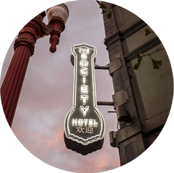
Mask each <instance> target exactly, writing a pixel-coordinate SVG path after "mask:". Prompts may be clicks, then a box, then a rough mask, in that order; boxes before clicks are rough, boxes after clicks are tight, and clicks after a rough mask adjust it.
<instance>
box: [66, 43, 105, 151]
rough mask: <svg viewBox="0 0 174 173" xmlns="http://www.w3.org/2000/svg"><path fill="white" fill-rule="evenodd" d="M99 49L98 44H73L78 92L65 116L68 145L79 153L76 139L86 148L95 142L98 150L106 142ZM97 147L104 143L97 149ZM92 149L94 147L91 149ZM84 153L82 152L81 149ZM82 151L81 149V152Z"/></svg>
mask: <svg viewBox="0 0 174 173" xmlns="http://www.w3.org/2000/svg"><path fill="white" fill-rule="evenodd" d="M96 53H97V50H96V48H95V47H93V46H90V45H87V44H80V45H74V46H72V54H73V56H74V93H73V106H72V108H71V109H70V110H69V112H68V114H67V116H66V118H65V124H64V129H65V143H66V146H67V147H68V148H71V146H74V148H73V147H72V148H71V149H72V150H75V151H77V152H78V148H76V144H71V146H70V143H71V141H73V142H75V143H77V144H78V146H80V147H81V148H83V149H84V147H83V146H88V145H89V144H90V147H91V146H92V144H93V143H95V144H94V150H97V149H100V148H101V146H102V144H100V145H98V144H97V142H100V143H102V142H101V141H103V137H104V132H105V123H104V118H103V115H102V114H101V112H100V111H99V110H98V109H97V100H96V87H95V75H94V57H95V56H96ZM96 146H100V147H99V148H97V147H96ZM87 150H88V152H87V153H90V152H92V148H91V149H89V147H88V148H87ZM79 152H80V151H79ZM80 153H81V152H80Z"/></svg>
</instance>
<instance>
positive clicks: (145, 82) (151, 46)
mask: <svg viewBox="0 0 174 173" xmlns="http://www.w3.org/2000/svg"><path fill="white" fill-rule="evenodd" d="M102 3H103V4H104V5H105V6H106V7H107V8H108V9H109V8H111V13H112V15H111V18H110V19H109V18H108V16H107V15H108V13H104V14H103V19H104V28H105V35H106V38H105V45H106V49H107V50H108V54H109V59H110V64H109V73H110V75H111V77H112V80H113V86H114V92H115V93H114V95H113V102H114V108H115V109H116V112H117V119H118V122H119V130H118V131H116V132H114V131H113V132H110V140H111V145H112V146H113V147H117V148H118V149H119V154H120V163H121V165H124V164H126V163H128V162H130V161H131V160H133V159H135V158H136V157H137V156H139V155H140V154H141V153H143V152H144V151H145V150H146V149H147V148H148V147H149V146H150V145H151V144H152V143H153V142H154V140H155V139H156V138H157V136H158V135H159V133H160V132H161V130H162V128H163V126H164V125H165V122H166V120H167V117H168V115H169V111H170V108H171V103H172V97H173V77H172V70H171V66H170V62H169V59H168V56H167V53H166V51H165V49H164V47H163V45H162V43H161V41H160V39H159V38H158V37H157V36H156V34H155V33H154V32H153V31H152V29H151V28H150V27H149V26H148V25H147V24H146V23H145V22H144V21H143V20H141V19H140V18H139V17H137V16H136V15H134V14H133V13H131V12H130V11H127V10H126V9H124V8H121V7H119V6H117V5H113V4H110V3H106V2H102ZM149 31H150V32H149ZM146 32H149V33H146ZM145 33H146V34H147V36H145ZM137 63H139V64H137ZM137 66H138V69H137V68H136V67H137ZM135 68H136V69H135Z"/></svg>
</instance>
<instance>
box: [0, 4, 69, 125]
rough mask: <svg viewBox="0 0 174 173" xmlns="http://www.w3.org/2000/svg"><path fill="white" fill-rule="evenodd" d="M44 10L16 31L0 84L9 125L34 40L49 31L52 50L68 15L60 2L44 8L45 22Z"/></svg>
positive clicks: (54, 48) (57, 41)
mask: <svg viewBox="0 0 174 173" xmlns="http://www.w3.org/2000/svg"><path fill="white" fill-rule="evenodd" d="M45 15H46V13H45V12H42V13H41V14H39V15H38V16H36V17H35V18H33V19H32V20H31V21H30V22H28V23H27V24H26V25H25V26H24V28H22V30H21V31H20V32H19V35H18V38H17V39H16V40H15V43H14V50H15V52H14V55H13V58H12V60H11V63H10V65H9V68H8V70H7V73H6V76H5V78H4V81H3V83H2V86H1V101H2V106H3V110H4V113H5V116H6V119H7V121H8V124H9V125H10V127H11V125H12V122H13V118H14V114H15V110H16V106H17V103H18V99H19V95H20V92H21V88H22V84H23V81H24V77H25V73H26V70H27V66H28V62H29V59H30V57H31V56H32V55H33V54H34V47H35V43H36V41H37V40H38V39H39V38H42V37H44V36H46V35H50V44H51V46H50V52H52V53H54V52H55V51H56V45H58V44H59V38H60V34H61V32H63V30H64V28H65V23H66V21H67V19H68V17H69V10H68V8H67V6H66V5H64V4H60V5H57V6H54V7H52V8H50V9H48V10H47V18H48V21H49V24H48V25H46V24H45V23H43V22H42V21H43V18H44V17H45Z"/></svg>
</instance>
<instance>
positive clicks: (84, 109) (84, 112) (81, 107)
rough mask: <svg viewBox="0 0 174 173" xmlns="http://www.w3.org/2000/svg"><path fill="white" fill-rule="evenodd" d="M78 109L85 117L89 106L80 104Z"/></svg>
mask: <svg viewBox="0 0 174 173" xmlns="http://www.w3.org/2000/svg"><path fill="white" fill-rule="evenodd" d="M80 110H81V112H82V113H83V116H84V117H86V113H87V112H88V111H89V106H86V107H83V106H80Z"/></svg>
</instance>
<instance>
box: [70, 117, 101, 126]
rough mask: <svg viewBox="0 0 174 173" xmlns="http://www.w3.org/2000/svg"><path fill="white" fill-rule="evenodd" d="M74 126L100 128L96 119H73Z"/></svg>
mask: <svg viewBox="0 0 174 173" xmlns="http://www.w3.org/2000/svg"><path fill="white" fill-rule="evenodd" d="M72 126H75V127H88V128H91V127H98V122H96V120H95V119H74V118H73V119H72Z"/></svg>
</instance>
